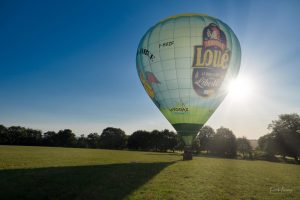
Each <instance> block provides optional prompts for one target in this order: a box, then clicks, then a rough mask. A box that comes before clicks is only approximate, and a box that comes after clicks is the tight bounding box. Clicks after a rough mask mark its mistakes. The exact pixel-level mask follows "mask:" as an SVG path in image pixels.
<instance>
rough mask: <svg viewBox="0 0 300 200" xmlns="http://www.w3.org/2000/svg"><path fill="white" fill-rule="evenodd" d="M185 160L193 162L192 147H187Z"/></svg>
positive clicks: (184, 154)
mask: <svg viewBox="0 0 300 200" xmlns="http://www.w3.org/2000/svg"><path fill="white" fill-rule="evenodd" d="M183 160H193V154H192V147H191V146H185V147H184V152H183Z"/></svg>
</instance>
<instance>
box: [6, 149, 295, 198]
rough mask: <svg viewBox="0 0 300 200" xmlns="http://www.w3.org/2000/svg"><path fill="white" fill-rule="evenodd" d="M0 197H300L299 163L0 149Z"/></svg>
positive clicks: (88, 150)
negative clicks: (186, 159)
mask: <svg viewBox="0 0 300 200" xmlns="http://www.w3.org/2000/svg"><path fill="white" fill-rule="evenodd" d="M270 190H271V191H270ZM0 199H1V200H3V199H39V200H40V199H89V200H90V199H101V200H102V199H103V200H106V199H116V200H118V199H149V200H150V199H151V200H152V199H167V200H171V199H197V200H198V199H213V200H215V199H230V200H231V199H243V200H246V199H249V200H250V199H251V200H253V199H278V200H279V199H280V200H282V199H300V165H293V164H282V163H271V162H266V161H243V160H231V159H221V158H207V157H194V160H192V161H181V156H180V155H179V154H172V153H153V152H134V151H112V150H99V149H75V148H51V147H21V146H0Z"/></svg>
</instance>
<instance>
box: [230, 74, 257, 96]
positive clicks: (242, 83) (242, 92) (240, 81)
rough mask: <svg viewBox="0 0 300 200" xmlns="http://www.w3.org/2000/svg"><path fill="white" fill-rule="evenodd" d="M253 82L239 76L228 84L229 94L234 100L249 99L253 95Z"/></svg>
mask: <svg viewBox="0 0 300 200" xmlns="http://www.w3.org/2000/svg"><path fill="white" fill-rule="evenodd" d="M253 89H254V85H253V82H252V81H251V80H250V79H248V78H245V77H243V78H242V77H239V78H237V79H235V80H233V81H231V82H230V83H229V84H228V95H229V96H230V97H231V99H232V100H234V101H247V100H249V99H251V98H252V97H253Z"/></svg>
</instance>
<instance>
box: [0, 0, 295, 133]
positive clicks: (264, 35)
mask: <svg viewBox="0 0 300 200" xmlns="http://www.w3.org/2000/svg"><path fill="white" fill-rule="evenodd" d="M180 13H206V14H208V15H211V16H215V17H217V18H219V19H221V20H222V21H224V22H225V23H226V24H228V25H229V26H230V27H231V28H232V29H233V31H234V32H235V34H236V35H237V37H238V38H239V40H240V43H241V48H242V64H241V71H240V75H239V76H240V77H242V78H243V77H246V78H247V79H249V80H251V83H253V88H254V89H253V94H252V95H251V96H249V97H248V99H246V100H243V101H235V100H234V98H233V97H230V94H229V95H228V97H226V99H225V100H224V102H223V103H222V104H221V105H220V107H219V108H218V110H217V111H216V112H215V113H214V114H213V115H212V117H211V119H210V120H209V121H208V122H207V124H208V125H211V126H212V127H213V128H219V127H220V126H225V127H228V128H230V129H232V130H233V131H234V133H235V134H236V135H237V136H247V137H248V138H258V137H259V136H261V135H263V134H265V133H267V132H268V130H267V129H266V128H267V125H268V123H270V122H271V121H272V120H274V119H276V118H277V116H278V115H279V114H282V113H292V112H296V113H300V89H299V86H300V78H299V75H300V56H298V54H299V52H300V39H299V36H300V23H299V19H300V1H297V0H294V1H293V0H277V1H270V0H269V1H259V0H257V1H238V0H235V1H234V0H232V1H221V0H220V1H217V0H210V1H208V0H207V1H205V0H202V1H199V0H189V1H182V0H157V1H155V0H154V1H143V0H139V1H133V0H131V1H130V0H129V1H121V0H120V1H81V2H80V1H1V3H0V91H1V93H0V95H1V96H0V124H3V125H5V126H11V125H22V126H26V127H31V128H36V129H41V130H43V131H46V130H60V129H64V128H70V129H72V130H73V131H74V132H75V133H77V134H81V133H84V134H87V133H90V132H98V133H101V131H102V129H104V128H105V127H107V126H114V127H120V128H122V129H123V130H125V131H126V133H127V134H131V133H132V132H133V131H135V130H137V129H146V130H153V129H164V128H168V129H172V130H173V128H172V127H171V125H170V124H169V123H168V121H167V120H166V119H165V118H164V117H163V116H162V114H160V112H159V110H158V109H157V108H156V106H155V105H154V104H153V103H152V101H151V100H150V98H149V97H148V96H147V94H146V93H145V91H144V89H143V87H142V85H141V84H140V81H139V78H138V76H137V73H136V67H135V55H136V49H137V46H138V43H139V40H140V39H141V37H142V36H143V34H144V33H145V32H146V31H147V30H148V29H149V28H150V27H151V26H152V25H154V24H155V23H157V22H158V21H159V20H161V19H163V18H166V17H168V16H171V15H176V14H180Z"/></svg>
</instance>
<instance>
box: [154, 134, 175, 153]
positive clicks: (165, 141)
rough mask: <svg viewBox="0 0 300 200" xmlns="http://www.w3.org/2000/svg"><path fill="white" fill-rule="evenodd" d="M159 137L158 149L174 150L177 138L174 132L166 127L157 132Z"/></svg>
mask: <svg viewBox="0 0 300 200" xmlns="http://www.w3.org/2000/svg"><path fill="white" fill-rule="evenodd" d="M159 135H160V137H159V138H158V149H159V150H160V151H164V152H165V151H167V150H168V149H170V150H172V151H173V152H174V149H175V146H176V143H177V139H176V134H175V133H174V132H172V131H169V130H168V129H165V130H163V131H161V132H159Z"/></svg>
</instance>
